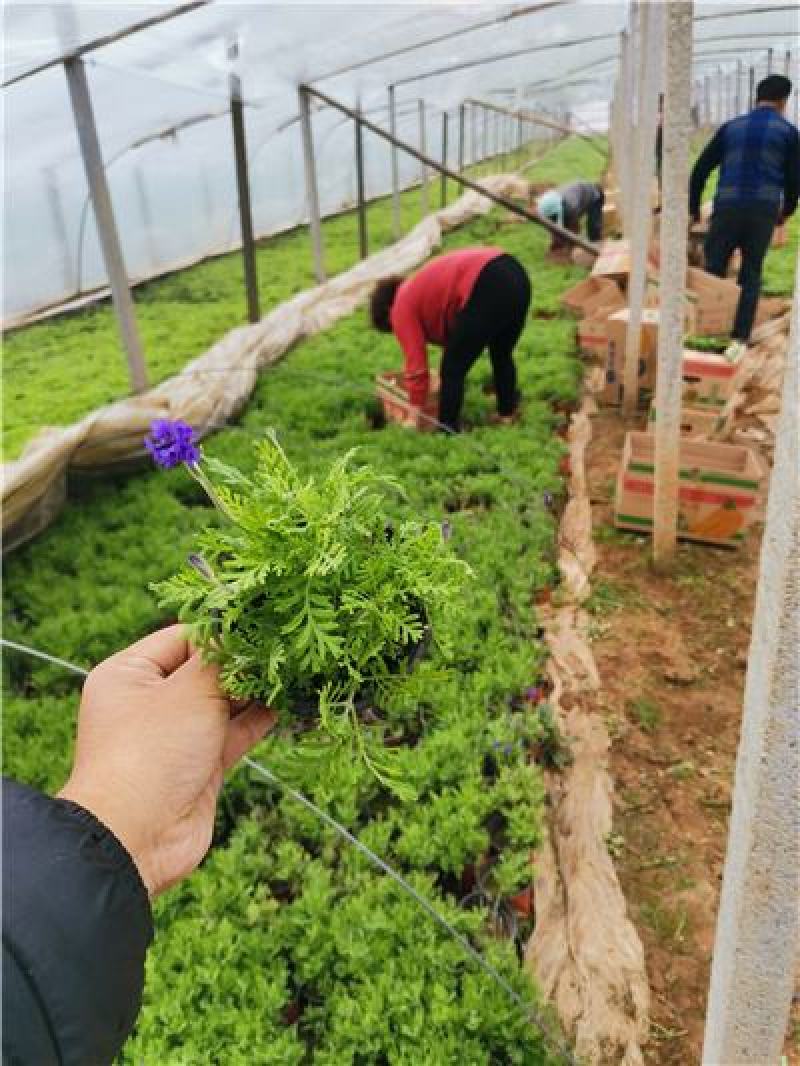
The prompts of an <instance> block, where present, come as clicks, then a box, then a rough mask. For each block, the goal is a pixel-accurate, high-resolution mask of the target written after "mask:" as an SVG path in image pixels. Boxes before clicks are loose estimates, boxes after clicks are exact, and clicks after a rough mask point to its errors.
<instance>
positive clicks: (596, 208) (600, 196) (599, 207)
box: [551, 189, 606, 249]
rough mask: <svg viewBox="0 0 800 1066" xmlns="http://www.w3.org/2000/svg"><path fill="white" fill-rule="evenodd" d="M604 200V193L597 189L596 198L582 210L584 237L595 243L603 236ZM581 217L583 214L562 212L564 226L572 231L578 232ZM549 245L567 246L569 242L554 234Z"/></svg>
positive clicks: (553, 246)
mask: <svg viewBox="0 0 800 1066" xmlns="http://www.w3.org/2000/svg"><path fill="white" fill-rule="evenodd" d="M605 202H606V194H605V193H604V192H603V190H602V189H598V193H597V198H596V199H594V200H592V202H591V203H590V204H589V206H588V207H587V208H586V211H585V212H584V213H585V215H586V237H587V239H588V240H590V241H592V242H595V243H596V242H597V241H599V240H602V238H603V207H604V206H605ZM582 218H583V214H573V213H571V212H569V211H567V212H566V213H565V214H564V228H565V229H569V230H572V232H573V233H580V231H581V225H580V223H581V219H582ZM551 246H552V248H554V249H556V248H568V247H569V242H568V241H565V240H562V239H561V238H560V237H556V236H554V237H553V240H552V245H551Z"/></svg>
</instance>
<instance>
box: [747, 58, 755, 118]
mask: <svg viewBox="0 0 800 1066" xmlns="http://www.w3.org/2000/svg"><path fill="white" fill-rule="evenodd" d="M755 102H756V72H755V68H754V67H750V87H749V90H748V96H747V107H748V109H749V110H751V111H752V109H753V108H754V107H755Z"/></svg>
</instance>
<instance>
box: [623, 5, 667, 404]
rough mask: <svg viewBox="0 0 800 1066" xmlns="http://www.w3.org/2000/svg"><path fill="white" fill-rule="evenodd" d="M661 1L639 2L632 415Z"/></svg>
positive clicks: (627, 390)
mask: <svg viewBox="0 0 800 1066" xmlns="http://www.w3.org/2000/svg"><path fill="white" fill-rule="evenodd" d="M663 11H664V9H663V8H662V6H661V5H660V4H642V5H641V8H640V18H641V37H640V43H639V55H638V64H637V79H636V81H637V85H636V91H637V98H638V100H639V115H638V122H637V124H636V132H635V138H634V159H635V167H634V171H633V195H632V197H631V208H632V210H631V224H630V242H631V270H630V277H629V279H628V326H627V331H626V337H625V363H624V370H623V382H622V384H623V391H622V410H623V413H624V414H626V415H632V414H635V412H636V409H637V407H638V404H639V358H640V353H641V340H642V309H643V307H644V296H645V289H646V287H647V263H648V251H649V244H650V229H651V224H652V217H653V213H652V207H651V191H652V187H653V161H654V157H655V147H656V113H657V108H658V94H659V88H660V85H659V79H658V74H657V72H658V69H659V62H658V60H659V47H660V45H661V43H662V42H663V34H662V33H661V32H660V30H661V26H662V15H663Z"/></svg>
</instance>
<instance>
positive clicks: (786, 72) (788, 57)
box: [783, 48, 797, 92]
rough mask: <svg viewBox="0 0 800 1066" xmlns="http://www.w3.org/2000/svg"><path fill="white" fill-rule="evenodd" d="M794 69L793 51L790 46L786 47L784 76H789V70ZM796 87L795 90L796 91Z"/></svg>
mask: <svg viewBox="0 0 800 1066" xmlns="http://www.w3.org/2000/svg"><path fill="white" fill-rule="evenodd" d="M791 69H792V53H791V50H790V49H789V48H787V49H786V55H785V56H784V57H783V76H784V77H785V78H788V77H789V71H790V70H791ZM796 91H797V90H796V88H795V92H796Z"/></svg>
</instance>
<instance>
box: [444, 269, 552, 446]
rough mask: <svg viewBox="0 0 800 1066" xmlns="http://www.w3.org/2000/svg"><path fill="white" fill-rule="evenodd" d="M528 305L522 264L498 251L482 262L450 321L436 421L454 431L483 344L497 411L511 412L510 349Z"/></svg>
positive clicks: (514, 372) (513, 370)
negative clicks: (497, 254) (487, 354)
mask: <svg viewBox="0 0 800 1066" xmlns="http://www.w3.org/2000/svg"><path fill="white" fill-rule="evenodd" d="M530 303H531V283H530V281H529V280H528V275H527V274H526V273H525V269H524V267H523V266H522V264H521V263H519V262H517V260H516V259H515V258H514V257H513V256H511V255H501V256H498V257H497V259H492V260H490V261H489V262H488V263H487V264H486V266H485V267H484V268H483V270H482V271H481V272H480V274H479V275H478V280H477V281H476V282H475V287H474V288H473V290H472V294H471V295H470V298H469V299H468V300H467V302H466V304H464V307H463V308H462V309H461V311H460V312H459V314H458V316H457V317H456V320H455V322H454V323H453V327H452V329H451V330H450V336H449V337H448V338H447V344H446V346H445V349H444V355H443V356H442V368H441V392H440V394H439V421H440V422H442V423H443V424H444V425H445V426H448V427H449V428H450V429H454V430H458V428H459V425H460V417H461V407H462V404H463V403H464V383H465V380H466V377H467V374H468V373H469V372H470V370H471V368H472V366H473V364H474V363H475V362H476V361H477V359H478V358H479V357H480V355H481V353H482V352H483V350H484V348H488V349H489V358H490V360H491V362H492V373H493V375H494V387H495V391H496V393H497V411H498V413H499V414H501V415H511V414H513V413H514V411H515V410H516V408H517V403H518V395H517V369H516V367H515V366H514V357H513V352H514V347H515V345H516V343H517V341H518V340H519V335H520V333H522V329H523V327H524V325H525V319H526V317H527V314H528V308H529V307H530Z"/></svg>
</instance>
